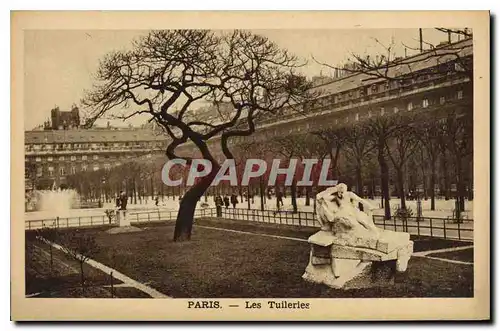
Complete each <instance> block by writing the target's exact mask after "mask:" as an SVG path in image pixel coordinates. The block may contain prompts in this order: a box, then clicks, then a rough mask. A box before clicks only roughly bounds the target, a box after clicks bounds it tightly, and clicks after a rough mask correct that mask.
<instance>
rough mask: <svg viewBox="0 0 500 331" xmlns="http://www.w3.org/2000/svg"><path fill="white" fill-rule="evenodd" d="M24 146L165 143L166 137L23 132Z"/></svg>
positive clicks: (143, 132)
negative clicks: (129, 142) (131, 142)
mask: <svg viewBox="0 0 500 331" xmlns="http://www.w3.org/2000/svg"><path fill="white" fill-rule="evenodd" d="M24 136H25V144H44V143H45V144H50V143H65V144H68V143H97V142H127V141H165V140H167V136H166V135H164V134H162V133H159V132H155V131H152V130H147V129H119V130H103V129H101V130H92V129H89V130H84V129H75V130H45V131H25V135H24Z"/></svg>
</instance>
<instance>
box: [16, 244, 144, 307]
mask: <svg viewBox="0 0 500 331" xmlns="http://www.w3.org/2000/svg"><path fill="white" fill-rule="evenodd" d="M30 239H33V238H30ZM25 247H26V250H25V256H26V273H25V279H26V294H27V295H33V297H37V298H49V297H57V298H81V297H84V298H110V297H111V288H109V287H108V286H109V285H110V284H111V278H110V276H109V275H107V274H105V273H104V272H102V271H100V270H98V269H95V268H93V267H91V266H90V265H88V264H84V268H83V269H84V275H85V284H86V286H85V292H82V287H81V280H80V264H79V263H78V262H77V261H76V260H73V259H72V258H70V257H69V256H67V255H66V254H65V253H63V252H61V251H59V250H57V249H55V248H53V250H52V268H51V267H50V250H49V245H47V244H45V243H42V242H39V241H34V240H27V241H26V246H25ZM113 283H114V285H119V284H121V283H122V282H121V281H119V280H117V279H114V280H113ZM114 295H115V297H123V298H141V297H149V296H148V295H147V294H144V293H143V292H141V291H139V290H137V289H135V288H129V287H117V288H115V291H114Z"/></svg>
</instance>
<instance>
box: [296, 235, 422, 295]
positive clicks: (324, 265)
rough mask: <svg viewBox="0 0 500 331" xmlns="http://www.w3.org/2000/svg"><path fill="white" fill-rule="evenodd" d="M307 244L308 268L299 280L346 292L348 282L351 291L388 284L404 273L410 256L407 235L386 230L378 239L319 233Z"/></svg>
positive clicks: (408, 236) (310, 238)
mask: <svg viewBox="0 0 500 331" xmlns="http://www.w3.org/2000/svg"><path fill="white" fill-rule="evenodd" d="M308 242H309V243H310V244H311V251H310V258H309V264H308V266H307V268H306V271H305V273H304V275H303V276H302V277H303V278H304V279H305V280H308V281H311V282H315V283H323V284H326V285H328V286H330V287H334V288H346V285H348V284H347V283H348V282H350V283H353V284H354V283H356V284H357V285H355V286H354V287H372V286H379V285H387V284H391V282H392V280H393V276H394V275H395V273H396V272H404V271H406V268H407V266H408V260H409V259H410V256H411V254H412V253H413V242H412V241H410V235H409V234H408V233H405V232H394V231H389V230H381V232H380V235H379V237H378V238H373V237H371V238H370V237H356V236H352V235H334V234H333V233H332V232H330V231H323V230H322V231H319V232H317V233H315V234H314V235H312V236H311V237H309V239H308ZM356 279H357V281H355V280H356Z"/></svg>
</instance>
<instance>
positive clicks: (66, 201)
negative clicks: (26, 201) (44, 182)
mask: <svg viewBox="0 0 500 331" xmlns="http://www.w3.org/2000/svg"><path fill="white" fill-rule="evenodd" d="M35 195H36V198H35V199H36V210H37V211H51V212H53V213H54V214H56V216H59V214H60V213H65V212H67V211H68V210H70V209H74V208H78V207H79V206H78V205H79V203H78V201H79V197H78V193H77V192H76V191H75V190H70V189H66V190H62V189H57V190H41V191H35Z"/></svg>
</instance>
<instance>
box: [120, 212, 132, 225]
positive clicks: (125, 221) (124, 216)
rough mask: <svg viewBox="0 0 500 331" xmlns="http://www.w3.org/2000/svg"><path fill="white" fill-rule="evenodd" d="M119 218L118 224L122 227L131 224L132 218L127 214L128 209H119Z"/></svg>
mask: <svg viewBox="0 0 500 331" xmlns="http://www.w3.org/2000/svg"><path fill="white" fill-rule="evenodd" d="M117 218H118V224H119V226H120V227H122V226H130V219H129V217H128V215H127V211H126V210H118V213H117Z"/></svg>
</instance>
